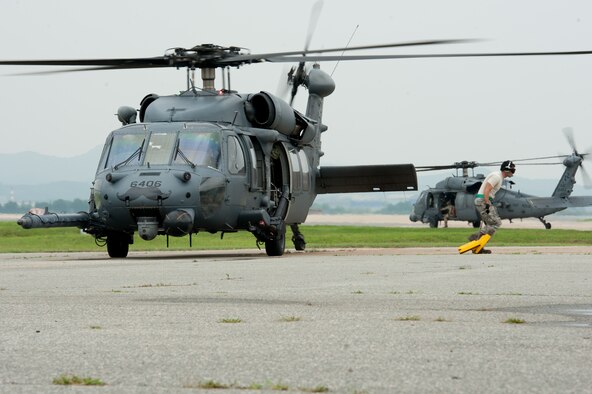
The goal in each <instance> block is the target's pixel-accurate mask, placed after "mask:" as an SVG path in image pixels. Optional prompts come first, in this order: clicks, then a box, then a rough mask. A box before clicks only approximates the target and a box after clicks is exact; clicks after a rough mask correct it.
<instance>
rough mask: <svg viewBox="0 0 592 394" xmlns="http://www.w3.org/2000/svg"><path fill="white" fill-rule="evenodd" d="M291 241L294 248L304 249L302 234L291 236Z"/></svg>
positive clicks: (304, 243)
mask: <svg viewBox="0 0 592 394" xmlns="http://www.w3.org/2000/svg"><path fill="white" fill-rule="evenodd" d="M292 242H294V248H295V249H296V250H304V249H306V241H305V240H304V237H303V236H302V235H299V236H293V237H292Z"/></svg>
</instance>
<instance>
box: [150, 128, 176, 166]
mask: <svg viewBox="0 0 592 394" xmlns="http://www.w3.org/2000/svg"><path fill="white" fill-rule="evenodd" d="M176 137H177V133H170V132H169V133H157V132H153V133H152V134H151V135H150V141H149V142H148V148H147V149H146V158H145V159H144V163H146V164H150V165H159V164H169V161H170V158H171V152H172V151H173V148H174V146H175V142H176V140H177V138H176Z"/></svg>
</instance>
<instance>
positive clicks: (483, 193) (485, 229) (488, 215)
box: [469, 160, 516, 253]
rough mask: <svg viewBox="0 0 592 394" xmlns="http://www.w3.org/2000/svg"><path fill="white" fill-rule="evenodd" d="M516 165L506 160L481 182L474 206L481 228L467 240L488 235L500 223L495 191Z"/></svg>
mask: <svg viewBox="0 0 592 394" xmlns="http://www.w3.org/2000/svg"><path fill="white" fill-rule="evenodd" d="M515 172H516V166H515V165H514V163H512V161H510V160H506V161H504V162H503V163H502V165H501V166H500V170H499V171H494V172H492V173H490V174H489V175H487V176H486V177H485V180H484V181H483V183H482V184H481V187H480V188H479V191H478V192H477V194H476V195H475V208H477V211H478V212H479V215H480V216H481V221H482V222H483V225H482V226H481V229H480V230H479V231H478V232H476V233H475V234H471V235H470V236H469V241H476V240H478V239H479V238H481V237H482V236H483V235H485V234H488V235H489V236H490V237H492V236H493V234H494V233H495V232H496V230H497V229H498V228H499V227H500V226H501V225H502V220H501V219H500V217H499V215H498V213H497V209H496V208H495V206H494V205H493V199H494V198H495V193H496V192H497V191H498V190H499V189H500V188H501V187H502V183H503V181H504V179H505V178H510V177H512V176H514V173H515ZM479 253H491V251H490V250H487V249H481V250H480V252H479Z"/></svg>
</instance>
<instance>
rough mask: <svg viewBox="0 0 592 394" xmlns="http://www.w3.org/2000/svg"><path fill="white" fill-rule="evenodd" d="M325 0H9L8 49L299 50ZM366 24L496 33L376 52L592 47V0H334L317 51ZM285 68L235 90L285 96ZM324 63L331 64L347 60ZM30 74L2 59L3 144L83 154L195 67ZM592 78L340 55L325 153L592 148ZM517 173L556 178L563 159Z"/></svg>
mask: <svg viewBox="0 0 592 394" xmlns="http://www.w3.org/2000/svg"><path fill="white" fill-rule="evenodd" d="M315 2H316V0H301V1H298V2H284V1H278V0H265V1H249V2H247V1H244V0H242V1H239V0H237V1H231V0H216V1H207V2H206V1H196V0H191V1H176V0H169V1H166V2H164V1H161V0H159V1H155V0H142V1H121V0H118V1H112V0H103V1H100V2H97V1H85V0H71V1H70V0H69V1H59V0H56V1H43V0H38V1H32V0H31V1H24V0H23V1H17V0H3V2H2V13H1V14H0V37H2V40H1V42H2V44H1V46H0V47H1V48H2V50H1V52H0V58H2V59H3V60H14V59H53V58H56V59H57V58H61V59H69V58H101V57H149V56H160V55H162V54H164V51H165V50H166V49H167V48H170V47H176V46H183V47H191V46H193V45H196V44H201V43H215V44H218V45H223V46H230V45H234V46H240V47H244V48H248V49H250V50H251V52H252V53H263V52H272V51H288V50H299V49H302V48H303V47H304V42H305V39H306V34H307V30H308V26H309V19H310V14H311V9H312V7H313V4H314V3H315ZM356 26H357V29H356ZM354 31H355V34H354V35H353V39H352V41H351V44H350V45H352V46H359V45H369V44H381V43H394V42H402V41H409V40H423V39H452V38H475V39H483V40H484V41H480V42H475V43H469V44H456V45H440V46H437V47H422V48H421V49H399V50H397V51H394V50H388V51H374V52H373V53H395V52H396V53H412V52H421V53H429V52H449V53H450V52H488V51H567V50H591V49H592V2H590V1H586V0H582V1H566V0H562V1H550V0H547V1H541V0H532V1H531V0H525V1H517V0H511V1H509V0H508V1H505V0H495V1H477V0H466V1H465V0H447V1H441V0H432V1H421V0H414V1H398V0H366V1H363V2H344V1H341V0H325V1H324V3H323V8H322V12H321V14H320V18H319V22H318V25H317V28H316V31H315V34H314V36H313V38H312V42H311V45H310V48H311V49H317V48H333V47H340V46H345V45H346V44H347V42H348V40H349V39H350V37H351V36H352V33H354ZM286 67H288V66H287V65H284V64H263V65H257V64H256V65H250V66H244V67H242V68H240V69H239V70H236V69H233V72H232V88H233V89H235V90H238V91H240V92H257V91H260V90H266V91H269V92H272V93H276V92H277V91H278V84H279V81H280V78H282V75H283V73H285V72H286V71H287V69H286ZM321 67H322V68H323V69H324V70H326V71H328V72H329V73H331V72H332V71H333V69H334V67H335V63H324V64H321ZM29 70H30V71H33V70H39V69H33V68H26V69H23V67H20V68H18V67H2V68H0V75H2V76H1V77H0V118H1V121H2V128H1V131H0V133H1V135H2V141H3V143H2V144H0V153H16V152H22V151H34V152H39V153H45V154H51V155H56V156H63V157H68V156H75V155H79V154H81V153H84V152H87V151H89V150H91V149H92V148H94V147H96V146H97V145H102V144H103V142H104V139H105V137H106V136H107V134H108V133H109V132H110V131H111V130H113V129H115V128H117V127H119V123H118V122H117V119H116V117H115V116H114V114H115V112H116V110H117V108H118V107H119V106H122V105H130V106H134V107H136V108H137V107H139V102H140V100H141V99H142V97H144V96H145V95H146V94H148V93H157V94H159V95H166V94H174V93H177V92H178V91H180V90H183V89H184V88H185V86H186V82H185V72H184V70H175V69H158V70H127V71H93V72H84V73H67V74H55V75H44V76H6V75H7V74H11V73H17V72H23V71H29ZM591 73H592V55H588V56H563V57H547V56H545V57H529V58H510V57H507V58H506V57H504V58H458V59H418V60H374V61H358V62H341V63H340V64H339V65H338V67H337V69H336V70H335V72H334V74H333V78H334V79H335V82H336V86H337V87H336V90H335V92H334V93H333V95H332V96H330V97H328V98H327V99H326V101H325V116H324V119H323V121H324V123H325V124H327V125H328V126H329V129H328V131H327V132H326V133H324V138H323V149H324V151H325V153H326V154H325V156H324V158H323V162H322V163H323V164H326V165H347V164H385V163H413V164H415V165H433V164H448V163H452V162H455V161H460V160H476V161H483V162H485V161H498V160H499V161H501V160H505V159H506V158H510V159H515V158H527V157H536V156H548V155H555V154H566V153H570V147H569V145H568V143H567V142H566V140H565V138H564V136H563V134H562V131H561V130H562V128H564V127H566V126H571V127H573V128H574V131H575V139H576V142H577V143H578V147H579V149H580V150H581V151H586V150H587V149H589V148H592V112H591V109H592V77H591V76H590V74H591ZM217 82H218V84H217V86H218V87H221V86H220V85H221V78H218V81H217ZM305 99H306V91H305V90H304V89H301V90H300V91H299V96H298V100H297V101H296V104H295V106H296V108H297V109H299V110H300V111H302V112H304V111H305ZM591 168H592V166H591ZM2 171H4V170H2ZM520 171H521V175H522V176H526V175H528V176H532V177H535V178H537V177H538V178H548V177H549V176H552V177H554V176H555V175H556V174H557V176H558V174H560V173H561V171H562V168H561V166H555V167H529V168H528V169H527V168H523V169H521V170H520Z"/></svg>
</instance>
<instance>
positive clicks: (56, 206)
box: [0, 198, 88, 214]
mask: <svg viewBox="0 0 592 394" xmlns="http://www.w3.org/2000/svg"><path fill="white" fill-rule="evenodd" d="M45 207H47V209H49V211H50V212H55V213H66V212H80V211H85V212H88V201H85V200H81V199H79V198H77V199H74V200H62V199H58V200H55V201H50V202H44V201H43V202H35V203H34V204H32V203H25V202H20V203H17V202H15V201H9V202H7V203H5V204H0V213H23V214H24V213H25V212H27V211H28V210H29V209H31V208H45Z"/></svg>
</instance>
